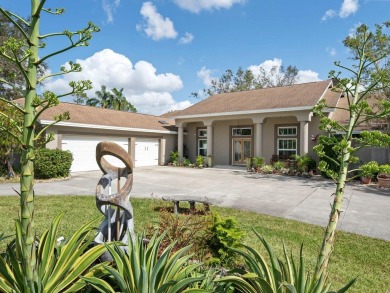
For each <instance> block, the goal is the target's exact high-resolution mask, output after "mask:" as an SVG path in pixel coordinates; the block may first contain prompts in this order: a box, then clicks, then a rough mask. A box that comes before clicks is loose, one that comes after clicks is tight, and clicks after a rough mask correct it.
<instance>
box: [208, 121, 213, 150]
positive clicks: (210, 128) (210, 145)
mask: <svg viewBox="0 0 390 293" xmlns="http://www.w3.org/2000/svg"><path fill="white" fill-rule="evenodd" d="M207 155H208V156H212V155H213V126H212V125H207Z"/></svg>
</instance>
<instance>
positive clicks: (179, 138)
mask: <svg viewBox="0 0 390 293" xmlns="http://www.w3.org/2000/svg"><path fill="white" fill-rule="evenodd" d="M183 135H184V134H183V126H178V127H177V151H178V152H179V157H180V158H182V157H183V155H184V154H183Z"/></svg>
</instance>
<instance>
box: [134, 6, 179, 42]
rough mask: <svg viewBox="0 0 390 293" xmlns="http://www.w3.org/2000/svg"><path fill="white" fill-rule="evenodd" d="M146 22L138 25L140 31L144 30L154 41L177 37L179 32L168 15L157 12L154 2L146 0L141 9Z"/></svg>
mask: <svg viewBox="0 0 390 293" xmlns="http://www.w3.org/2000/svg"><path fill="white" fill-rule="evenodd" d="M140 13H141V15H142V17H143V19H144V21H145V22H144V23H143V24H140V25H137V27H136V29H137V30H138V31H141V30H142V31H144V32H145V33H146V35H147V36H148V37H149V38H151V39H152V40H154V41H159V40H162V39H175V38H176V37H177V32H176V30H175V27H174V25H173V22H172V21H171V20H170V19H169V18H168V17H165V18H164V17H163V16H162V15H161V14H160V13H158V12H157V8H156V6H155V5H153V3H152V2H145V3H144V4H143V5H142V7H141V11H140Z"/></svg>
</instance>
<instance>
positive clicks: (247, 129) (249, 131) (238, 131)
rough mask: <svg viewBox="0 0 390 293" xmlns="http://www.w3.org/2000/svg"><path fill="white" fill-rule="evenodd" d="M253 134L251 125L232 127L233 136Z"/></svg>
mask: <svg viewBox="0 0 390 293" xmlns="http://www.w3.org/2000/svg"><path fill="white" fill-rule="evenodd" d="M251 135H252V128H250V127H241V128H238V127H235V128H232V136H251Z"/></svg>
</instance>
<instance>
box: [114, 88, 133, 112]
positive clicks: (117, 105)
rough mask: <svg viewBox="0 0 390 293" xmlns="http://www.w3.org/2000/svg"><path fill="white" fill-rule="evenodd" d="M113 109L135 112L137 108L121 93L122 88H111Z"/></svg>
mask: <svg viewBox="0 0 390 293" xmlns="http://www.w3.org/2000/svg"><path fill="white" fill-rule="evenodd" d="M111 91H112V94H113V107H112V108H113V109H115V110H120V111H127V112H137V109H136V108H135V107H134V106H133V104H131V103H130V102H129V101H128V100H127V99H126V97H125V96H124V95H123V88H121V89H120V90H117V89H116V88H113V89H112V90H111Z"/></svg>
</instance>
